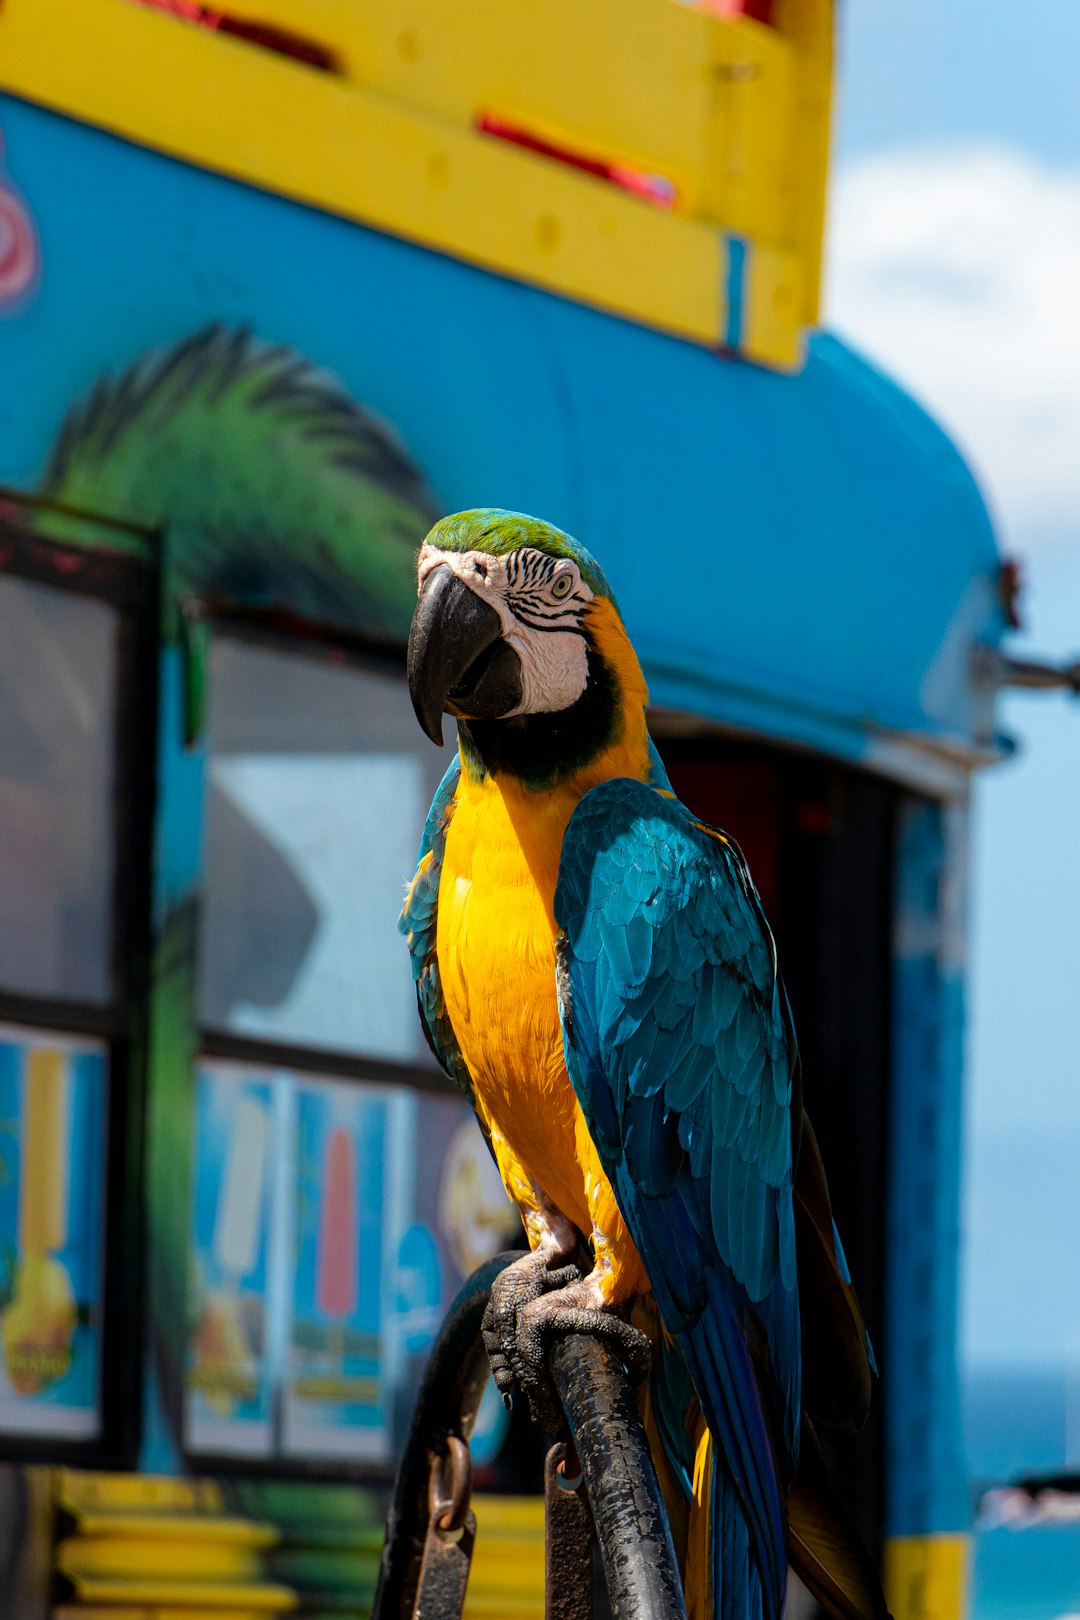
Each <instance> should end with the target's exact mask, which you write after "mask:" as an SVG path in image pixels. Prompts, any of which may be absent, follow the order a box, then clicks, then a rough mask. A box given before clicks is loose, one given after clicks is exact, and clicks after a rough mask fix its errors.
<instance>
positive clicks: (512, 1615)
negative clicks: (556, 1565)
mask: <svg viewBox="0 0 1080 1620" xmlns="http://www.w3.org/2000/svg"><path fill="white" fill-rule="evenodd" d="M473 1511H474V1512H475V1514H476V1550H475V1552H474V1553H473V1564H472V1573H471V1575H470V1577H469V1587H468V1594H467V1597H466V1603H465V1615H464V1620H543V1615H544V1499H543V1497H542V1496H483V1495H479V1496H474V1497H473Z"/></svg>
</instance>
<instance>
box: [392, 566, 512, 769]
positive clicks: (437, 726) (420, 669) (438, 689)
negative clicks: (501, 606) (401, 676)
mask: <svg viewBox="0 0 1080 1620" xmlns="http://www.w3.org/2000/svg"><path fill="white" fill-rule="evenodd" d="M408 673H409V695H410V697H411V698H412V705H413V708H414V709H415V710H416V718H417V719H418V720H419V722H420V724H421V725H422V726H423V728H424V731H425V732H426V733H427V735H428V736H429V737H430V738H431V740H432V742H433V743H438V745H439V747H440V748H441V747H442V740H443V738H442V717H443V714H444V712H446V711H447V709H448V708H449V709H450V712H451V713H453V714H456V715H459V716H460V717H461V718H463V719H476V720H479V719H483V720H497V719H498V718H499V717H500V716H501V715H504V714H508V713H509V712H510V710H511V709H515V708H517V706H518V704H519V703H520V702H521V665H520V663H519V662H518V656H517V654H516V653H515V652H514V649H513V648H512V647H511V646H510V645H509V644H508V643H507V642H505V641H503V640H502V623H501V621H500V619H499V615H498V614H497V613H496V612H495V609H494V608H491V607H488V605H487V603H486V602H482V601H481V600H480V598H479V596H477V594H476V592H475V591H471V590H470V589H469V587H468V586H467V585H466V584H464V582H463V581H462V580H460V579H459V578H458V577H457V575H456V574H455V573H453V572H452V571H451V570H450V569H449V568H447V567H446V566H442V567H439V568H436V569H434V570H433V571H432V572H431V573H430V574H429V575H428V577H427V579H426V580H425V582H424V587H423V589H422V590H421V592H420V596H419V599H418V601H417V604H416V610H415V612H414V613H413V620H412V627H411V629H410V631H409V659H408ZM451 705H452V708H451V707H450V706H451Z"/></svg>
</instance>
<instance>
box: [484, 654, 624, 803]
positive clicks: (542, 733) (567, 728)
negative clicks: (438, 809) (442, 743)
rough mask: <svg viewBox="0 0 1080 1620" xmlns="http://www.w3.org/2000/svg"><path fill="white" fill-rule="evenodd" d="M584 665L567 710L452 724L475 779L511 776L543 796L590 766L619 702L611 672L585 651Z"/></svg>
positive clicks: (611, 730)
mask: <svg viewBox="0 0 1080 1620" xmlns="http://www.w3.org/2000/svg"><path fill="white" fill-rule="evenodd" d="M585 663H586V678H585V690H584V692H582V694H581V696H580V697H579V698H578V699H577V701H576V703H572V704H571V705H570V707H569V708H568V709H560V710H558V711H557V712H556V713H555V714H518V715H514V716H512V717H511V718H510V719H508V720H461V721H459V722H458V732H459V735H460V738H461V750H462V753H463V754H464V756H465V759H466V761H467V762H468V763H469V765H470V766H471V767H472V769H473V770H474V772H475V773H476V774H477V775H480V776H483V775H485V774H487V773H490V774H491V775H492V776H503V775H505V776H513V777H515V778H516V779H517V780H518V781H519V782H522V783H523V784H524V785H525V786H526V787H528V788H531V789H532V790H533V791H534V792H536V793H545V792H547V791H549V790H550V789H551V788H553V787H555V786H556V785H557V784H558V783H559V782H564V781H565V780H566V778H567V777H568V776H573V775H574V773H575V771H579V770H581V769H583V767H584V766H586V765H589V764H591V762H592V761H593V760H594V759H595V758H596V756H597V754H599V753H601V752H602V750H603V749H604V748H606V747H607V745H608V744H609V743H610V742H612V741H613V739H614V737H615V734H616V731H617V729H618V725H619V721H620V718H621V716H622V697H621V694H620V692H619V687H618V683H617V682H616V679H615V676H614V673H613V672H612V670H611V669H610V668H609V667H608V665H607V664H606V663H605V662H604V660H603V658H601V657H600V655H599V653H597V652H596V651H595V650H594V649H593V648H591V647H590V648H589V649H588V651H587V653H586V655H585Z"/></svg>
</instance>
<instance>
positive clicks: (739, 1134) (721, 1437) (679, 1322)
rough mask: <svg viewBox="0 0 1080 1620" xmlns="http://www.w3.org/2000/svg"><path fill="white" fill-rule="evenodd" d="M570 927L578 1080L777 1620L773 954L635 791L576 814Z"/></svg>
mask: <svg viewBox="0 0 1080 1620" xmlns="http://www.w3.org/2000/svg"><path fill="white" fill-rule="evenodd" d="M555 916H556V921H557V923H558V925H559V927H560V929H561V930H562V931H563V932H564V934H565V945H564V946H563V947H562V948H561V949H560V952H559V964H560V969H559V971H560V1001H561V1005H564V1006H569V1007H570V1008H571V1009H572V1016H571V1017H570V1019H569V1020H567V1021H566V1023H565V1029H564V1034H565V1048H566V1058H567V1067H568V1070H569V1073H570V1078H571V1081H572V1083H573V1085H574V1089H575V1092H576V1094H577V1096H578V1100H579V1101H580V1103H581V1106H582V1109H583V1111H584V1114H585V1117H586V1120H587V1122H588V1124H589V1128H590V1131H591V1132H592V1134H593V1138H594V1141H595V1143H596V1147H597V1150H598V1152H599V1154H600V1157H601V1160H602V1162H603V1164H604V1168H605V1170H606V1172H607V1174H608V1177H609V1179H610V1180H611V1183H612V1185H613V1187H614V1189H615V1192H616V1196H617V1198H618V1201H619V1205H620V1209H621V1211H622V1214H623V1217H624V1219H625V1220H626V1222H627V1225H628V1227H629V1229H630V1232H631V1234H632V1236H633V1238H634V1241H635V1243H636V1244H637V1246H638V1249H639V1251H640V1253H641V1255H642V1259H643V1260H644V1262H645V1266H646V1270H647V1271H648V1274H649V1277H650V1281H651V1284H652V1287H653V1291H654V1294H655V1296H656V1300H657V1305H658V1307H659V1309H660V1312H661V1316H662V1317H663V1320H664V1323H665V1326H666V1327H667V1329H668V1331H669V1332H670V1333H672V1334H673V1335H675V1336H677V1337H678V1339H679V1343H680V1349H681V1351H682V1353H683V1355H684V1356H685V1359H686V1363H687V1366H688V1368H689V1370H690V1374H691V1377H692V1378H693V1382H694V1386H695V1388H696V1390H697V1392H698V1395H699V1398H700V1400H701V1404H702V1409H703V1411H704V1413H705V1416H706V1419H707V1421H708V1423H709V1427H710V1429H711V1430H712V1432H713V1435H714V1438H715V1439H716V1440H717V1441H718V1443H719V1444H720V1446H721V1449H722V1451H723V1455H724V1458H725V1460H726V1465H727V1468H728V1469H729V1470H730V1474H731V1479H732V1481H733V1484H734V1488H735V1492H736V1496H737V1499H738V1501H739V1502H741V1504H742V1509H741V1511H743V1512H745V1515H746V1522H747V1527H748V1531H749V1536H750V1546H751V1548H752V1550H753V1557H754V1560H755V1563H756V1567H757V1569H758V1571H759V1572H760V1576H761V1582H762V1587H763V1590H764V1593H765V1595H766V1613H767V1614H769V1615H771V1616H774V1617H775V1616H778V1615H779V1614H780V1612H781V1608H782V1602H783V1581H784V1570H785V1562H786V1561H785V1553H784V1514H783V1508H782V1505H781V1504H782V1497H783V1493H784V1491H785V1489H786V1485H787V1480H788V1478H789V1477H790V1473H791V1470H792V1469H793V1467H794V1461H795V1455H796V1450H797V1443H798V1425H799V1411H800V1348H799V1322H798V1301H797V1294H796V1282H795V1264H794V1230H793V1215H792V1195H791V1180H792V1163H791V1114H790V1111H791V1096H792V1071H793V1066H794V1063H795V1052H794V1042H793V1038H792V1035H791V1031H790V1026H789V1024H788V1021H787V1017H786V1002H784V1001H783V999H782V997H781V995H780V992H779V989H778V985H777V977H776V964H775V952H774V950H773V946H772V939H771V936H770V935H769V933H768V929H767V927H766V925H765V922H764V918H763V917H762V915H761V911H760V907H759V905H758V903H757V898H756V894H755V892H754V890H753V886H752V884H751V883H750V880H749V877H748V875H747V873H746V870H745V867H744V866H743V864H742V860H741V857H740V856H739V854H738V851H737V850H736V849H735V847H734V845H732V844H731V843H730V842H729V841H727V840H726V839H723V838H721V837H719V836H717V835H716V834H715V833H714V832H713V831H712V830H711V829H709V828H706V827H704V826H703V825H702V824H701V823H698V822H695V821H694V820H693V819H692V817H691V816H690V814H689V812H688V811H687V810H686V809H685V808H684V807H683V806H682V805H681V804H680V803H679V802H678V801H677V800H676V799H674V797H673V796H671V795H669V794H665V793H659V792H657V791H655V790H654V788H652V787H650V786H647V785H645V784H643V783H640V782H632V781H613V782H606V783H604V784H602V785H601V786H599V787H597V788H594V789H593V790H592V792H591V793H589V794H587V795H586V796H585V798H584V799H583V800H582V801H581V803H580V805H579V806H578V808H577V810H576V811H575V813H574V815H573V817H572V819H571V822H570V825H569V827H568V829H567V833H566V838H565V840H564V844H563V855H562V864H561V867H560V875H559V886H558V891H557V893H556V898H555Z"/></svg>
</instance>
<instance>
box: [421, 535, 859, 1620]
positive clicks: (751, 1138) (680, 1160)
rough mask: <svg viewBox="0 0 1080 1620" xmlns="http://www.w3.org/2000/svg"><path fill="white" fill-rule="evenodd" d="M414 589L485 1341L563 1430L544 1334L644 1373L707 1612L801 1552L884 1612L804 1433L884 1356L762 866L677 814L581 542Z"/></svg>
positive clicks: (637, 680) (436, 549)
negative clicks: (491, 1240) (509, 1259)
mask: <svg viewBox="0 0 1080 1620" xmlns="http://www.w3.org/2000/svg"><path fill="white" fill-rule="evenodd" d="M418 577H419V594H418V600H417V604H416V609H415V613H414V616H413V623H412V630H411V633H410V639H409V654H408V679H409V686H410V691H411V695H412V700H413V705H414V708H415V710H416V714H417V717H418V719H419V721H420V724H421V726H422V727H423V729H424V731H425V732H426V733H427V735H428V736H429V737H430V738H431V739H432V740H433V741H434V742H436V743H441V741H442V717H443V714H444V712H446V713H449V714H450V715H451V716H453V717H455V718H456V719H457V722H458V750H457V756H456V757H455V759H454V760H453V761H452V762H451V764H450V767H449V769H448V770H447V772H446V775H445V776H444V778H443V781H442V783H441V785H440V787H439V789H438V791H437V793H436V795H435V799H434V802H433V804H432V806H431V810H430V813H429V815H428V818H427V824H426V826H425V828H424V833H423V838H422V842H421V849H420V857H419V863H418V866H417V871H416V875H415V877H414V878H413V880H412V883H411V885H410V887H409V890H408V894H407V898H406V903H405V908H404V911H403V913H402V930H403V932H404V933H405V935H406V937H407V940H408V944H409V948H410V952H411V955H412V965H413V973H414V978H415V981H416V987H417V997H418V1003H419V1008H420V1014H421V1018H422V1021H423V1024H424V1028H425V1030H426V1032H427V1035H428V1038H429V1041H430V1043H431V1046H432V1048H433V1050H434V1052H435V1055H436V1057H437V1058H438V1059H439V1061H440V1062H441V1063H442V1065H443V1066H444V1068H445V1069H446V1071H447V1072H448V1073H449V1074H450V1075H451V1077H452V1078H453V1079H454V1080H456V1081H457V1083H458V1084H459V1085H460V1086H461V1087H462V1089H463V1090H464V1092H465V1093H466V1095H467V1096H468V1098H469V1099H470V1101H471V1103H472V1105H473V1107H474V1109H475V1111H476V1114H477V1117H478V1119H479V1122H480V1125H481V1127H482V1129H483V1131H484V1133H485V1135H486V1137H487V1140H488V1143H489V1146H490V1148H491V1151H492V1152H493V1154H494V1157H495V1161H496V1163H497V1165H498V1168H499V1171H500V1173H501V1175H502V1179H503V1182H504V1184H505V1186H506V1189H507V1192H508V1193H509V1194H510V1196H511V1198H512V1199H513V1200H514V1202H515V1203H516V1204H517V1207H518V1209H519V1211H520V1213H521V1216H522V1220H523V1223H524V1227H525V1232H526V1234H527V1237H528V1242H529V1250H530V1252H529V1254H528V1255H526V1256H525V1257H524V1258H523V1259H522V1260H521V1261H519V1262H518V1263H516V1264H515V1265H513V1266H511V1267H510V1268H509V1269H508V1270H507V1271H506V1272H505V1273H504V1274H503V1276H502V1278H500V1280H499V1283H498V1284H497V1285H496V1289H495V1291H494V1292H493V1295H492V1302H491V1306H490V1307H489V1311H488V1316H487V1319H486V1321H485V1342H486V1344H487V1347H488V1350H489V1354H490V1358H491V1363H492V1370H493V1374H494V1377H495V1381H496V1384H497V1385H498V1387H499V1388H500V1389H501V1390H502V1391H503V1392H504V1395H508V1394H509V1392H510V1391H511V1390H512V1389H513V1388H514V1387H515V1386H516V1387H518V1388H519V1389H520V1390H521V1391H522V1392H523V1393H524V1394H525V1395H526V1396H527V1397H528V1398H529V1401H530V1407H531V1408H532V1410H533V1412H534V1415H537V1414H539V1415H540V1416H543V1413H544V1410H545V1409H544V1406H543V1403H542V1401H541V1399H540V1390H541V1388H542V1384H543V1372H542V1366H543V1348H544V1343H545V1340H546V1339H547V1338H548V1337H549V1336H550V1335H551V1334H553V1333H563V1332H573V1331H581V1330H583V1329H585V1330H590V1331H593V1332H596V1333H598V1334H600V1335H601V1337H604V1338H606V1339H607V1340H608V1342H609V1343H610V1344H612V1345H613V1346H614V1348H615V1349H616V1350H617V1351H618V1352H619V1353H620V1354H621V1355H622V1357H623V1359H624V1361H625V1362H626V1364H627V1365H628V1367H630V1368H631V1369H635V1368H636V1369H637V1370H638V1371H639V1372H641V1371H642V1370H643V1369H644V1367H645V1366H646V1365H650V1364H651V1371H650V1372H649V1373H648V1377H647V1380H646V1382H645V1383H644V1385H643V1389H642V1395H641V1404H642V1409H643V1415H644V1417H645V1422H646V1430H647V1433H648V1436H649V1440H650V1449H651V1451H652V1454H653V1458H654V1461H655V1463H656V1467H657V1472H658V1477H659V1480H660V1484H661V1487H662V1490H663V1493H664V1497H665V1500H666V1503H667V1506H668V1511H669V1516H670V1518H671V1521H672V1528H673V1534H674V1536H675V1540H676V1545H677V1548H678V1550H679V1554H680V1559H681V1564H682V1569H683V1579H684V1590H685V1595H686V1602H687V1611H688V1615H689V1616H690V1620H706V1617H709V1616H714V1617H716V1620H779V1617H780V1615H781V1614H782V1612H783V1608H784V1601H785V1591H786V1580H787V1571H788V1560H789V1556H790V1558H791V1561H792V1562H793V1563H794V1564H795V1565H796V1567H797V1568H798V1569H799V1571H800V1573H801V1574H802V1575H803V1576H804V1579H805V1580H806V1581H807V1583H808V1584H809V1585H810V1587H811V1590H813V1591H814V1593H815V1595H817V1596H818V1597H819V1600H820V1601H822V1602H824V1603H825V1604H826V1606H827V1607H829V1608H830V1609H831V1610H832V1612H834V1613H836V1614H839V1615H845V1616H849V1617H866V1616H871V1615H873V1616H878V1615H881V1614H883V1613H884V1612H885V1611H884V1605H883V1601H882V1599H881V1595H880V1589H879V1587H878V1585H877V1577H876V1574H875V1573H874V1570H873V1567H872V1565H871V1564H870V1563H869V1560H868V1557H867V1555H866V1554H865V1552H864V1551H863V1550H862V1549H861V1548H860V1546H859V1545H858V1542H857V1538H855V1539H853V1532H849V1531H848V1529H847V1527H846V1526H844V1525H843V1524H842V1523H841V1521H840V1518H839V1515H838V1513H837V1510H836V1502H835V1501H834V1500H832V1499H830V1498H829V1494H828V1487H827V1483H826V1481H825V1480H824V1476H823V1470H822V1468H821V1465H820V1454H819V1453H818V1451H817V1449H816V1446H815V1444H814V1436H813V1430H812V1429H811V1427H810V1424H809V1422H808V1420H807V1418H806V1417H805V1415H804V1410H803V1408H804V1399H805V1403H806V1404H807V1405H809V1407H810V1409H811V1410H813V1411H815V1412H816V1413H817V1414H818V1415H821V1416H823V1417H825V1418H827V1419H829V1420H831V1421H839V1422H847V1423H856V1422H858V1421H861V1419H862V1417H863V1416H864V1415H865V1411H866V1407H867V1403H868V1400H869V1387H870V1376H871V1360H872V1353H871V1351H870V1348H869V1341H868V1339H867V1336H866V1330H865V1326H864V1324H863V1320H862V1316H861V1314H860V1311H859V1306H858V1302H857V1300H856V1298H855V1294H854V1292H853V1290H852V1288H851V1283H850V1277H849V1276H848V1273H847V1268H846V1264H845V1261H844V1258H843V1251H842V1249H841V1247H840V1242H839V1238H838V1237H837V1234H836V1229H835V1225H834V1223H833V1220H832V1212H831V1208H830V1205H829V1198H828V1190H827V1186H826V1183H825V1178H824V1174H823V1172H822V1169H821V1162H820V1158H819V1156H818V1152H817V1147H816V1143H815V1140H814V1137H813V1133H812V1131H811V1130H810V1127H809V1123H808V1121H807V1120H806V1117H805V1115H804V1113H803V1109H802V1102H801V1092H800V1085H799V1065H798V1058H797V1051H796V1046H795V1038H794V1033H793V1029H792V1021H791V1014H790V1010H789V1007H788V1003H787V999H786V996H785V993H784V989H783V985H782V982H781V979H780V976H779V972H778V969H777V960H776V950H775V947H774V944H773V939H772V935H771V933H770V931H769V927H768V924H767V922H766V920H765V917H764V915H763V913H762V909H761V904H760V901H759V899H758V895H757V892H756V890H755V888H754V885H753V883H752V881H751V879H750V875H749V872H748V870H747V867H746V864H745V862H744V860H743V858H742V856H741V854H740V852H739V850H738V848H737V847H736V845H735V844H734V843H733V842H732V840H731V839H729V838H728V837H726V836H725V835H724V834H723V833H722V832H720V831H718V830H717V829H715V828H713V827H710V826H707V825H706V824H705V823H704V822H702V821H700V820H699V819H697V818H696V817H695V816H694V814H693V812H692V811H691V810H689V809H687V808H686V807H685V806H684V805H683V804H681V803H680V802H679V800H678V799H677V798H676V797H675V795H674V793H673V791H672V789H671V786H670V783H669V782H668V779H667V777H666V775H665V773H664V769H663V766H662V764H661V761H660V758H659V755H658V753H657V751H656V749H655V747H654V746H653V744H652V743H651V740H650V738H649V734H648V730H647V727H646V718H645V710H646V703H647V701H648V693H647V689H646V685H645V680H644V677H643V675H642V671H641V666H640V664H639V662H638V659H637V656H636V654H635V652H634V649H633V647H632V645H631V642H630V639H629V637H628V635H627V632H626V630H625V628H624V626H623V622H622V619H621V617H620V615H619V612H618V609H617V607H616V604H615V600H614V597H613V596H612V593H611V590H610V588H609V586H608V584H607V581H606V580H605V578H604V575H603V573H602V572H601V570H600V568H599V567H598V565H597V563H596V562H595V560H594V559H593V557H592V556H591V555H590V554H589V552H588V551H586V549H585V548H584V547H583V546H582V545H580V544H579V543H578V542H577V541H576V540H574V539H572V538H571V537H570V536H569V535H567V534H564V533H563V532H562V531H561V530H559V529H557V528H555V527H553V526H552V525H551V524H548V523H545V522H542V521H540V520H539V519H536V518H532V517H527V516H525V515H523V514H520V513H513V512H504V511H500V510H495V509H481V510H476V511H469V512H460V513H458V514H456V515H454V516H452V517H447V518H443V519H442V520H441V521H440V522H438V523H436V525H435V526H434V528H433V529H432V530H431V532H430V533H429V534H428V536H427V539H426V541H425V542H424V545H423V547H422V549H421V552H420V557H419V570H418ZM583 1240H584V1242H583ZM800 1289H801V1290H802V1292H803V1295H804V1306H803V1313H802V1320H801V1321H800ZM650 1352H651V1354H650ZM804 1386H805V1387H804ZM800 1456H801V1459H802V1460H801V1464H800Z"/></svg>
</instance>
